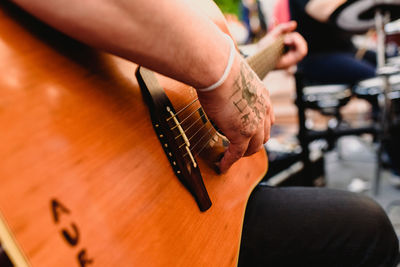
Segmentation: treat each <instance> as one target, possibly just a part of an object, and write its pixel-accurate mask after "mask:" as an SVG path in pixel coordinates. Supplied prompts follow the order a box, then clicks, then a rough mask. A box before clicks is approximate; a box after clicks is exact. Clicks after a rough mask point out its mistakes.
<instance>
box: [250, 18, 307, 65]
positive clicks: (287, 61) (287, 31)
mask: <svg viewBox="0 0 400 267" xmlns="http://www.w3.org/2000/svg"><path fill="white" fill-rule="evenodd" d="M296 27H297V23H296V22H295V21H289V22H287V23H282V24H279V25H277V26H276V27H275V28H273V29H272V30H271V31H270V32H269V33H268V34H267V35H266V36H265V37H264V38H262V39H261V40H260V41H259V43H258V48H259V49H262V48H264V47H266V46H268V45H271V44H272V43H273V42H274V41H275V40H276V39H277V38H278V37H279V36H281V35H282V34H284V35H285V37H284V43H285V45H286V46H288V47H289V48H290V49H289V51H288V52H287V53H285V54H284V55H282V57H281V59H280V60H279V61H278V63H277V65H276V68H277V69H286V68H289V67H291V66H293V65H296V64H297V63H298V62H299V61H300V60H302V59H303V58H304V57H305V56H306V55H307V52H308V48H307V42H306V41H305V40H304V38H303V36H301V35H300V34H299V33H297V32H294V30H295V29H296Z"/></svg>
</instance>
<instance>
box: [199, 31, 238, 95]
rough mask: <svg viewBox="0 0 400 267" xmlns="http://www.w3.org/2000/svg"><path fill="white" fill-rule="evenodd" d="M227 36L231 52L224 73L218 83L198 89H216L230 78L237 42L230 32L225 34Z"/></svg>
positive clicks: (203, 90)
mask: <svg viewBox="0 0 400 267" xmlns="http://www.w3.org/2000/svg"><path fill="white" fill-rule="evenodd" d="M225 36H226V37H227V39H228V40H229V49H230V52H229V60H228V64H227V65H226V68H225V71H224V74H222V76H221V78H220V79H219V80H218V81H217V82H216V83H214V84H212V85H210V86H209V87H206V88H201V89H197V91H200V92H208V91H211V90H214V89H215V88H217V87H219V86H220V85H222V84H223V83H224V82H225V80H226V78H228V75H229V72H230V71H231V68H232V66H233V61H234V60H235V52H236V49H235V44H234V43H233V40H232V38H231V37H230V36H229V35H228V34H225Z"/></svg>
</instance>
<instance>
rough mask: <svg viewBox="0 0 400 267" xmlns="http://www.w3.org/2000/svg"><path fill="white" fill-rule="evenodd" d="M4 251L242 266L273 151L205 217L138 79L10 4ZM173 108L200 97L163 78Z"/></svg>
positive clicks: (0, 116)
mask: <svg viewBox="0 0 400 267" xmlns="http://www.w3.org/2000/svg"><path fill="white" fill-rule="evenodd" d="M0 32H1V35H0V70H1V75H0V125H1V129H2V130H1V131H0V159H1V161H0V213H1V217H0V221H1V222H0V244H1V246H2V247H3V248H4V249H5V252H6V253H7V255H8V256H9V258H10V259H11V260H12V261H13V262H14V264H15V265H16V266H25V265H24V264H25V263H26V265H28V266H146V267H147V266H235V265H236V264H237V257H238V249H239V242H240V235H241V227H242V221H243V215H244V211H245V206H246V202H247V199H248V196H249V194H250V192H251V190H252V189H253V187H254V186H255V185H256V184H257V182H258V181H259V180H260V179H261V178H262V177H263V175H264V174H265V172H266V169H267V158H266V155H265V152H263V151H262V152H259V153H257V154H255V155H253V156H252V157H248V158H243V159H241V160H240V161H239V162H237V163H236V164H235V165H234V166H233V167H232V168H231V169H230V170H229V172H228V173H227V174H224V175H218V174H216V173H215V171H214V170H213V169H212V168H210V167H208V165H207V164H205V163H204V162H203V161H202V160H201V159H200V158H198V159H197V160H198V163H199V168H200V170H201V174H202V177H203V179H204V184H205V186H206V188H207V191H208V193H209V195H210V198H211V201H212V203H213V204H212V206H211V208H210V209H209V210H207V211H205V212H200V211H199V208H198V206H197V204H196V202H195V201H194V199H193V197H192V195H191V194H190V193H189V191H188V190H187V189H186V188H185V187H184V186H183V185H182V183H181V182H180V181H179V180H178V179H177V178H176V176H175V174H174V172H173V170H172V168H171V165H170V162H169V161H168V159H167V157H166V155H165V153H164V151H163V149H162V147H161V144H160V142H159V140H158V138H157V135H156V134H155V132H154V129H153V126H152V124H151V121H150V115H149V111H148V108H147V106H146V105H145V103H144V102H143V100H142V96H141V92H140V89H139V86H138V83H137V81H136V78H135V75H134V72H135V69H136V66H135V65H134V64H133V63H131V62H128V61H125V60H123V59H120V58H117V57H114V56H111V55H107V54H103V53H98V52H95V51H93V50H91V49H89V48H87V47H85V46H83V45H82V44H79V43H77V42H75V41H73V40H71V39H69V38H67V37H65V36H63V35H61V34H59V33H57V32H55V31H54V30H51V29H50V28H48V27H47V26H45V25H43V24H41V23H39V22H37V21H36V20H34V19H32V18H31V17H30V16H28V15H27V14H26V13H24V12H22V11H21V10H19V9H18V8H16V7H14V6H12V5H11V4H9V3H2V4H1V5H0ZM159 81H160V84H161V86H162V87H163V88H164V89H165V91H166V93H167V95H168V96H169V97H170V99H171V102H172V103H179V104H181V105H183V103H181V102H182V99H186V98H192V97H193V94H194V91H193V90H190V89H189V88H188V87H187V86H186V85H183V84H181V83H178V82H176V81H173V80H170V79H168V78H165V77H163V78H161V77H159Z"/></svg>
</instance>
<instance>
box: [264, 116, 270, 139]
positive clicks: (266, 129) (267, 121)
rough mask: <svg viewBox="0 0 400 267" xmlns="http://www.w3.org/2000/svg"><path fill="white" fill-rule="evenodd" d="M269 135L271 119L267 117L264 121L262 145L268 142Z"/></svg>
mask: <svg viewBox="0 0 400 267" xmlns="http://www.w3.org/2000/svg"><path fill="white" fill-rule="evenodd" d="M270 134H271V117H270V116H269V115H267V117H266V119H265V121H264V140H263V143H264V144H265V143H266V142H267V141H268V140H269V138H270Z"/></svg>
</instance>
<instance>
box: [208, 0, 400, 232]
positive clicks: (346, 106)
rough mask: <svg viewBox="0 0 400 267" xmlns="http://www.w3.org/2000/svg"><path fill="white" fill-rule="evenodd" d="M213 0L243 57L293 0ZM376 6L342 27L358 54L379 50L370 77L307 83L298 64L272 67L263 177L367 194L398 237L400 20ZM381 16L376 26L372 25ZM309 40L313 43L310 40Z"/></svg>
mask: <svg viewBox="0 0 400 267" xmlns="http://www.w3.org/2000/svg"><path fill="white" fill-rule="evenodd" d="M215 2H216V3H217V4H218V5H219V6H220V8H221V9H222V10H223V12H224V13H225V16H226V18H227V20H228V23H229V28H230V30H231V33H232V35H233V37H234V38H235V39H236V41H237V43H238V44H239V45H240V50H241V51H242V52H243V53H244V54H245V55H252V54H254V53H255V51H256V48H255V47H256V45H255V44H256V43H257V42H258V40H260V39H261V38H262V37H263V36H264V35H265V34H266V33H267V32H268V31H270V30H271V29H273V28H274V27H275V26H276V25H278V24H279V23H282V22H286V21H289V20H291V19H293V17H295V16H294V15H293V14H291V11H292V12H293V9H294V7H293V6H290V5H294V4H293V3H292V2H296V1H287V0H242V1H239V0H215ZM394 2H396V1H394ZM395 4H396V5H398V4H399V3H397V2H396V3H395ZM379 12H380V14H378V11H377V12H376V13H375V14H373V15H371V16H370V17H369V18H368V21H367V20H366V21H359V22H357V21H356V22H354V25H355V26H357V27H361V26H360V25H362V28H359V29H357V30H352V29H350V30H349V29H340V30H343V31H344V32H346V34H348V35H347V36H348V37H346V38H347V39H348V41H350V42H351V43H352V45H354V47H355V48H356V51H354V57H355V58H357V59H360V60H363V58H366V57H367V54H368V53H369V52H372V53H374V54H373V55H375V56H374V57H375V58H374V60H378V61H379V56H380V55H382V53H383V54H384V56H383V58H384V60H383V62H375V64H377V67H376V74H375V75H374V77H369V78H368V79H356V78H355V79H354V81H350V82H347V81H346V80H344V79H341V78H340V77H339V78H336V80H331V81H329V82H327V81H315V80H314V81H311V82H310V80H307V75H306V71H307V70H306V71H304V69H302V68H301V64H303V63H304V62H301V63H300V64H299V65H300V68H299V66H297V67H292V68H289V69H285V70H275V71H272V72H270V73H269V74H268V75H267V77H266V78H265V79H264V82H265V84H266V86H267V88H268V89H269V90H270V93H271V99H272V103H273V106H274V111H275V115H276V124H275V125H274V126H273V130H272V138H271V139H270V140H269V141H268V143H267V144H266V146H265V148H266V150H267V153H268V155H269V163H270V167H269V172H268V174H267V176H266V177H265V179H264V180H263V183H264V184H268V185H273V186H292V185H300V186H326V187H330V188H336V189H343V190H349V191H352V192H357V193H361V194H367V195H370V196H372V197H373V198H375V199H376V200H377V201H378V203H380V204H381V205H382V207H383V208H384V209H385V210H386V212H387V213H388V215H389V217H390V219H391V221H392V223H393V225H394V226H395V228H396V231H397V234H398V235H399V234H400V189H399V188H400V177H399V172H398V167H399V161H398V159H397V158H398V156H397V154H398V152H396V151H397V150H399V151H400V146H399V145H398V141H397V139H398V138H399V135H398V133H399V131H398V128H399V126H398V125H399V103H400V102H399V99H400V98H399V94H400V91H399V90H400V76H399V69H398V68H399V62H400V60H399V58H398V57H397V55H398V50H399V36H400V34H399V33H400V22H399V21H398V20H397V19H398V17H397V16H398V15H397V14H395V13H396V12H397V11H396V12H395V9H393V8H388V9H383V10H380V11H379ZM380 18H381V20H382V23H381V24H379V23H377V20H379V19H380ZM294 19H296V18H294ZM335 19H336V20H335ZM343 19H344V20H345V19H346V18H342V17H341V14H333V15H331V16H330V20H331V22H332V24H335V27H336V28H340V21H339V20H343ZM300 26H301V27H303V26H302V25H300ZM349 33H350V34H349ZM321 38H323V37H321ZM306 40H307V41H309V40H308V39H307V38H306ZM309 42H311V46H313V45H314V44H313V43H312V42H314V40H311V41H309ZM309 45H310V44H309ZM313 49H314V48H313V47H311V49H310V50H311V51H310V52H311V55H310V57H312V56H313V54H312V53H313ZM367 51H368V52H367ZM306 60H309V59H307V58H306ZM374 71H375V70H374ZM384 71H386V73H383V74H382V72H384ZM305 77H306V78H305ZM389 147H390V148H389Z"/></svg>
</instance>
